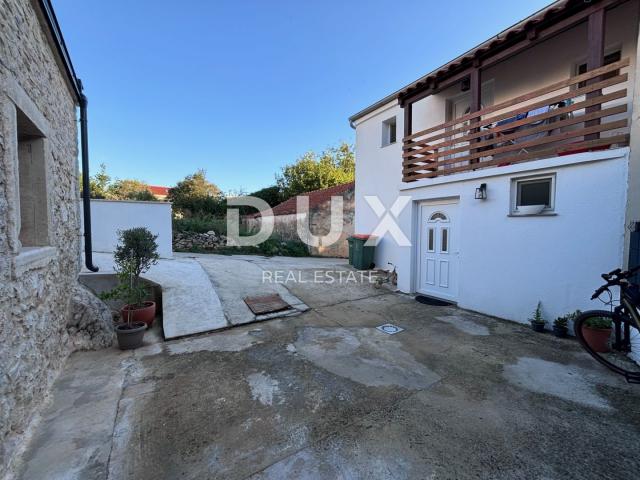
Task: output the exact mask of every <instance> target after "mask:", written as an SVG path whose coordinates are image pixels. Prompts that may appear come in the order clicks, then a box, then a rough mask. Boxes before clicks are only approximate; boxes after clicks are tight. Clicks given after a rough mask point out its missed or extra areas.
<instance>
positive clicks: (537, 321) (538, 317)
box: [529, 302, 547, 332]
mask: <svg viewBox="0 0 640 480" xmlns="http://www.w3.org/2000/svg"><path fill="white" fill-rule="evenodd" d="M529 321H530V322H531V328H532V329H533V331H534V332H544V326H545V324H546V323H547V322H546V321H545V319H544V318H543V317H542V302H538V305H536V309H535V310H534V311H533V314H532V315H531V318H529Z"/></svg>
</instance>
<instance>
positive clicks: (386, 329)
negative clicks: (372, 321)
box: [376, 323, 404, 335]
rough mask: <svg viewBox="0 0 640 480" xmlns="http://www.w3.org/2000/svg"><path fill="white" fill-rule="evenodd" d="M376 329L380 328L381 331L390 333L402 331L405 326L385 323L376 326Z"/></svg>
mask: <svg viewBox="0 0 640 480" xmlns="http://www.w3.org/2000/svg"><path fill="white" fill-rule="evenodd" d="M376 329H378V330H380V331H381V332H384V333H388V334H389V335H393V334H395V333H400V332H402V331H403V330H404V328H401V327H397V326H395V325H391V324H390V323H385V324H384V325H380V326H379V327H376Z"/></svg>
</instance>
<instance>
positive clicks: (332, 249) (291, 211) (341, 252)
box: [245, 182, 354, 257]
mask: <svg viewBox="0 0 640 480" xmlns="http://www.w3.org/2000/svg"><path fill="white" fill-rule="evenodd" d="M299 196H306V197H309V218H308V219H307V220H306V221H307V224H308V225H309V230H310V232H311V233H312V234H313V235H318V236H320V235H326V234H327V233H328V232H329V230H330V227H331V197H334V196H339V197H342V201H343V229H342V235H341V236H340V238H339V239H338V240H337V241H336V242H334V243H331V244H323V243H322V239H321V240H320V245H319V246H317V247H309V251H310V253H311V254H312V255H319V256H324V257H347V256H348V255H349V248H348V245H347V238H348V237H349V236H350V235H353V216H354V203H353V199H354V182H349V183H345V184H342V185H336V186H334V187H329V188H324V189H322V190H314V191H312V192H307V193H302V194H300V195H299ZM272 211H273V215H274V217H275V218H274V230H273V232H274V235H275V236H277V237H278V238H282V239H284V240H298V239H299V235H298V232H297V227H296V219H297V216H298V211H297V196H296V197H291V198H290V199H288V200H286V201H284V202H282V203H280V204H278V205H276V206H275V207H273V209H272ZM301 215H304V214H302V213H301ZM261 216H262V214H261V213H256V214H253V215H248V216H246V217H245V223H246V225H247V227H248V228H250V229H257V228H259V225H260V221H261V220H260V219H261Z"/></svg>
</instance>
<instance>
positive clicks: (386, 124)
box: [380, 115, 398, 148]
mask: <svg viewBox="0 0 640 480" xmlns="http://www.w3.org/2000/svg"><path fill="white" fill-rule="evenodd" d="M391 125H393V126H394V127H395V129H396V138H395V140H394V141H393V142H392V141H391ZM381 137H382V141H381V144H380V148H384V147H388V146H389V145H393V144H394V143H396V142H397V141H398V121H397V119H396V116H395V115H394V116H393V117H389V118H387V119H386V120H383V122H382V136H381Z"/></svg>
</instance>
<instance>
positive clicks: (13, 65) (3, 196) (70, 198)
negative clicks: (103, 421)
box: [0, 0, 79, 476]
mask: <svg viewBox="0 0 640 480" xmlns="http://www.w3.org/2000/svg"><path fill="white" fill-rule="evenodd" d="M16 107H18V108H19V109H20V110H21V111H22V112H24V113H25V114H26V115H27V116H28V117H29V119H30V120H31V121H32V122H33V123H35V124H36V125H37V126H38V128H39V129H40V130H41V131H42V132H43V133H44V134H45V136H46V139H45V141H44V143H45V147H44V155H45V159H44V160H45V162H46V185H47V195H46V197H47V202H48V229H49V231H48V242H47V243H48V244H49V248H40V249H39V248H35V249H32V250H28V249H24V248H22V249H21V247H20V244H19V242H18V231H17V225H18V221H17V219H18V218H19V212H18V205H17V202H16V198H17V195H18V191H17V185H18V172H17V160H16V159H17V148H18V145H17V137H16ZM77 154H78V151H77V129H76V109H75V103H74V97H73V96H72V93H71V91H70V90H69V88H68V86H67V84H66V81H65V77H63V75H62V74H61V73H60V70H59V69H58V65H57V63H56V61H55V60H54V56H53V52H52V49H51V48H50V46H49V44H48V42H47V40H46V36H45V33H44V30H43V29H42V28H41V26H40V23H39V21H38V18H37V15H36V12H35V11H34V9H33V7H32V4H31V2H29V1H28V0H0V345H1V346H2V347H1V348H0V476H2V473H3V470H4V469H5V468H6V466H7V465H8V463H9V459H10V457H11V454H12V452H13V451H14V449H15V445H16V441H17V439H19V437H20V435H21V434H22V433H23V431H24V429H25V427H26V425H27V423H28V420H29V418H30V415H31V413H32V411H33V409H34V407H35V406H36V405H37V404H39V403H40V402H41V401H42V400H43V397H44V394H45V392H46V391H47V389H48V387H49V385H50V384H51V382H52V380H53V378H54V377H55V375H56V373H57V371H58V369H59V367H60V366H61V364H62V362H63V361H64V359H65V357H66V356H67V354H68V353H69V351H70V348H71V345H70V343H71V342H70V340H69V336H68V333H67V329H66V323H67V320H68V318H69V312H68V309H69V305H70V296H71V294H70V292H72V291H73V287H74V286H75V285H76V276H77V273H78V270H79V263H78V258H79V257H78V252H79V250H78V209H77V201H76V199H77V197H78V192H77V184H78V179H77Z"/></svg>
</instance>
